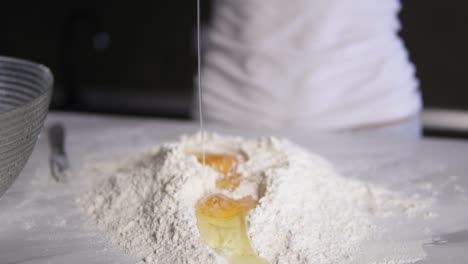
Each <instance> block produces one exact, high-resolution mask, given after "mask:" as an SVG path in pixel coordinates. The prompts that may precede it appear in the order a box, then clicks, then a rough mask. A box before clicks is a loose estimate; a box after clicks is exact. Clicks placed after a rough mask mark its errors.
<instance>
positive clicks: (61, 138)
mask: <svg viewBox="0 0 468 264" xmlns="http://www.w3.org/2000/svg"><path fill="white" fill-rule="evenodd" d="M48 136H49V146H50V150H51V154H50V172H51V175H52V177H53V178H54V179H55V180H56V181H58V182H66V181H67V179H68V178H69V174H70V163H69V162H68V158H67V154H66V152H65V127H64V126H63V124H61V123H55V124H53V125H51V126H50V127H49V129H48Z"/></svg>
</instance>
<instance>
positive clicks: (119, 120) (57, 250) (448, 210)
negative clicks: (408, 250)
mask: <svg viewBox="0 0 468 264" xmlns="http://www.w3.org/2000/svg"><path fill="white" fill-rule="evenodd" d="M57 121H60V122H63V123H64V124H65V127H66V129H67V139H66V143H67V152H68V155H69V158H70V160H71V163H72V166H73V168H74V170H75V171H77V170H79V168H80V166H82V164H83V163H84V162H87V161H90V160H99V159H108V158H112V157H116V156H125V155H128V154H129V153H134V152H137V151H141V150H142V149H144V148H146V147H148V146H149V145H152V144H157V143H160V142H164V141H168V140H175V139H177V138H178V137H179V136H180V135H181V134H184V133H193V132H196V131H197V130H198V125H197V124H196V123H192V122H184V121H170V120H160V119H135V118H125V117H109V116H108V117H106V116H93V115H82V114H67V113H52V114H50V115H49V117H48V120H47V122H46V126H47V125H50V124H51V123H53V122H57ZM208 129H209V130H210V131H217V132H220V133H224V134H231V135H241V136H248V137H252V136H257V135H262V134H263V135H266V134H268V135H277V136H284V137H288V138H290V139H291V140H292V141H295V142H296V143H298V144H301V145H303V146H304V147H306V148H308V149H309V150H311V151H314V152H317V153H319V154H321V155H323V156H325V157H326V158H328V159H329V160H331V161H332V162H333V163H334V164H335V166H336V167H337V168H338V170H339V171H340V172H341V173H342V174H343V175H345V176H346V177H353V178H359V179H361V180H365V181H369V182H373V183H376V184H382V185H385V186H386V187H388V188H390V189H393V190H398V191H406V192H420V193H421V194H422V195H423V196H424V195H428V196H429V195H430V196H431V197H434V198H435V199H436V204H435V210H437V213H438V214H439V215H440V216H439V218H437V219H436V220H434V221H432V222H431V223H426V224H428V225H429V227H430V229H431V230H432V232H433V235H432V237H433V239H434V243H430V244H428V245H426V246H424V250H425V251H426V253H427V255H428V257H427V259H425V260H423V261H420V262H418V263H420V264H430V263H451V264H456V263H468V252H467V249H468V141H465V142H464V141H456V140H430V139H423V140H408V139H401V138H395V137H393V138H391V137H383V136H381V135H380V136H377V135H372V134H360V135H359V134H357V135H350V134H348V135H325V134H315V133H308V132H306V131H260V130H252V129H250V130H249V129H233V128H227V127H214V126H208ZM48 157H49V147H48V142H47V137H45V136H44V135H43V136H42V137H41V138H40V140H39V141H38V143H37V145H36V148H35V150H34V152H33V155H32V156H31V158H30V160H29V162H28V164H27V166H26V167H25V169H24V170H23V172H22V174H21V175H20V176H19V177H18V179H17V180H16V182H15V183H14V185H13V186H12V187H11V188H10V190H8V191H7V192H6V193H5V195H4V196H3V197H2V198H0V264H13V263H15V264H17V263H38V264H39V263H41V264H45V263H48V264H58V263H90V264H93V263H96V264H97V263H136V262H138V260H136V259H133V258H131V257H129V256H126V255H125V254H124V253H123V252H121V250H120V249H119V248H118V247H117V246H114V245H111V244H109V243H108V242H106V241H105V239H104V237H103V233H101V232H99V231H96V230H95V229H93V228H91V227H89V226H92V225H88V227H86V226H85V220H84V218H85V217H84V216H83V215H82V214H81V212H80V211H79V210H78V209H77V208H76V206H75V203H74V199H75V198H76V195H75V194H76V193H77V192H79V191H80V189H81V188H82V183H81V182H80V179H79V178H74V179H71V180H70V182H69V183H67V184H59V183H56V182H54V181H53V180H52V178H51V176H50V172H49V168H48V166H49V163H48ZM428 183H430V185H431V186H433V188H431V189H430V190H428V189H427V188H425V187H424V186H428V185H427V184H428Z"/></svg>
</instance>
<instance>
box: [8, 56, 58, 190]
mask: <svg viewBox="0 0 468 264" xmlns="http://www.w3.org/2000/svg"><path fill="white" fill-rule="evenodd" d="M52 84H53V76H52V73H51V72H50V70H49V69H48V68H47V67H45V66H43V65H40V64H36V63H33V62H30V61H25V60H20V59H15V58H9V57H2V56H0V196H2V195H3V193H4V192H5V191H6V190H7V189H8V188H9V187H10V186H11V184H12V183H13V182H14V180H15V179H16V177H17V176H18V175H19V174H20V172H21V170H22V169H23V167H24V165H25V164H26V162H27V160H28V159H29V156H30V155H31V152H32V150H33V148H34V145H35V144H36V140H37V138H38V136H39V133H40V132H41V129H42V126H43V123H44V119H45V118H46V115H47V110H48V108H49V103H50V99H51V95H52Z"/></svg>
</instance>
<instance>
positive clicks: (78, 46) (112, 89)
mask: <svg viewBox="0 0 468 264" xmlns="http://www.w3.org/2000/svg"><path fill="white" fill-rule="evenodd" d="M202 2H203V6H202V11H203V12H202V13H203V22H204V23H208V22H209V19H210V12H211V11H210V10H211V8H210V7H211V2H210V1H202ZM402 4H403V9H402V12H401V14H400V17H401V21H402V25H403V30H402V31H401V36H402V38H403V39H404V42H405V44H406V46H407V48H408V49H409V52H410V57H411V60H412V61H413V63H415V64H416V67H417V76H418V78H419V79H420V82H421V90H422V93H423V97H424V103H425V111H424V114H423V122H424V127H425V134H426V135H429V136H451V137H465V138H468V132H467V131H468V117H467V116H468V114H467V113H468V89H467V88H466V86H467V85H468V73H467V72H466V70H467V69H468V49H467V47H468V34H467V26H468V16H467V15H466V10H467V8H468V2H465V1H451V2H447V3H441V2H440V1H436V0H426V1H402ZM195 8H196V1H182V2H179V1H174V2H172V1H137V2H128V1H76V0H71V1H31V2H28V4H27V6H25V3H23V2H21V1H18V2H16V1H9V2H8V4H7V5H2V15H1V16H0V32H1V35H0V54H1V55H6V56H14V57H20V58H25V59H29V60H34V61H37V62H40V63H42V64H45V65H47V66H49V67H50V68H51V69H52V71H53V72H54V74H55V77H56V83H55V90H54V97H53V102H52V109H55V110H62V111H84V112H98V113H107V114H109V113H110V114H125V115H144V116H154V117H168V118H179V119H188V118H190V116H189V109H190V107H191V101H192V96H193V89H194V74H195V72H196V56H195V55H196V42H195V40H196V35H195V34H196V28H195V26H196V12H195V10H196V9H195Z"/></svg>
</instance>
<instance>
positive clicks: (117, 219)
mask: <svg viewBox="0 0 468 264" xmlns="http://www.w3.org/2000/svg"><path fill="white" fill-rule="evenodd" d="M205 137H206V141H205V148H206V152H207V153H215V154H232V153H243V154H242V155H245V157H246V159H245V160H243V161H242V162H236V166H234V167H235V170H232V166H225V165H222V166H221V167H220V168H218V167H215V168H213V167H208V166H207V167H206V168H205V167H203V165H202V164H201V162H199V160H198V159H197V155H196V154H195V153H197V151H199V150H198V149H197V146H199V143H200V140H201V135H200V134H197V135H194V136H188V137H183V138H182V139H181V140H180V141H178V142H174V143H168V144H163V145H161V146H156V147H155V148H153V149H152V150H150V151H147V152H145V153H143V154H140V155H137V156H135V157H133V158H131V159H129V160H128V161H126V162H123V163H122V162H120V161H116V162H115V163H114V164H113V166H111V167H108V166H107V167H106V168H101V167H100V166H99V164H95V165H94V166H92V167H93V169H92V170H86V171H83V173H82V174H83V175H84V176H87V177H89V178H90V179H93V181H94V180H95V181H97V183H96V184H95V185H91V186H92V187H91V189H90V190H89V192H88V193H86V194H84V195H83V197H80V199H79V204H80V205H81V207H82V208H83V209H84V211H85V212H86V213H87V214H88V215H89V217H90V218H91V219H92V220H93V221H94V222H96V223H97V224H98V226H99V227H100V228H101V229H103V230H104V231H106V233H107V234H108V236H109V238H110V239H111V240H112V241H114V242H116V243H118V244H119V245H121V246H122V247H123V248H124V249H125V250H126V251H127V252H128V253H130V254H132V255H135V256H137V257H139V258H141V259H144V260H145V261H146V262H147V263H174V264H182V263H207V264H210V263H228V260H230V261H232V260H231V259H229V254H232V252H231V253H228V254H227V255H226V254H223V253H222V252H221V253H220V251H219V250H217V249H214V248H213V245H208V244H207V243H206V241H205V240H204V239H203V238H202V236H201V235H200V233H201V232H200V229H199V227H198V226H197V216H196V213H197V210H196V208H197V203H200V201H202V202H204V201H207V200H201V199H204V198H205V199H210V198H213V196H212V195H219V196H217V198H216V199H218V200H211V201H209V202H208V204H209V203H215V204H216V203H220V202H232V201H236V200H237V201H238V200H241V199H243V198H245V197H251V199H252V201H255V202H252V203H250V205H249V206H246V207H245V208H248V209H251V208H252V207H253V208H252V209H251V210H248V209H245V208H244V209H243V208H242V206H241V207H240V208H238V207H235V206H234V207H235V208H234V211H235V212H243V214H245V217H246V222H245V224H246V225H245V229H246V232H247V235H246V237H245V238H247V239H248V240H249V242H250V245H251V250H252V253H255V254H256V255H257V256H259V258H261V259H263V260H265V261H266V262H268V263H291V264H294V263H316V264H325V263H330V264H331V263H355V262H357V261H359V260H360V259H362V258H363V256H364V255H365V254H366V252H365V250H366V248H365V245H366V244H368V242H369V241H370V240H371V239H373V238H374V237H376V233H378V232H380V230H382V229H381V227H379V225H378V224H377V222H376V221H374V220H375V218H376V217H377V218H378V217H380V216H381V215H382V216H385V217H387V218H388V217H392V214H390V213H389V212H391V211H405V210H404V209H405V208H404V207H405V206H411V207H412V208H414V207H415V206H416V207H418V206H420V205H421V203H418V202H415V201H414V198H412V197H405V196H402V195H398V194H392V196H391V197H393V199H394V200H395V201H399V202H392V203H388V202H385V201H384V198H383V197H389V191H388V192H383V191H380V189H379V188H377V187H375V186H372V185H369V184H365V183H363V182H359V181H356V180H351V179H347V178H344V177H342V176H340V175H338V174H337V173H336V172H335V171H334V169H333V167H332V166H331V165H330V164H329V163H328V162H327V161H325V160H324V159H322V158H321V157H319V156H317V155H314V154H312V153H309V152H307V151H305V150H304V149H302V148H300V147H298V146H296V145H294V144H292V143H290V142H288V141H287V140H279V139H276V138H272V137H265V138H259V139H256V140H244V139H242V138H238V137H222V136H218V135H214V134H206V135H205ZM234 155H235V154H234ZM207 157H208V156H207ZM223 162H226V164H228V163H229V161H226V160H225V161H222V162H221V163H222V164H224V163H223ZM207 163H209V162H207ZM107 164H109V163H107ZM207 165H208V164H207ZM223 166H225V167H223ZM223 168H228V169H227V171H228V172H230V173H231V174H230V177H232V176H235V177H238V176H236V175H241V176H240V182H239V184H238V185H237V183H236V184H234V186H235V187H233V186H230V185H229V184H228V185H227V186H228V187H227V188H221V187H220V185H219V184H217V182H219V179H223V177H224V176H225V175H224V173H220V170H222V169H223ZM204 170H205V173H203V171H204ZM230 170H231V171H230ZM221 174H222V175H221ZM223 175H224V176H223ZM225 179H226V178H225ZM363 190H365V191H363ZM367 190H370V193H371V194H372V195H369V191H367ZM220 197H221V198H220ZM219 199H221V200H219ZM223 199H224V200H223ZM369 208H371V209H372V210H370V209H369ZM205 209H207V210H210V207H208V208H205ZM236 210H238V211H236ZM420 211H421V212H423V211H424V210H423V209H421V210H420ZM420 211H418V210H413V211H411V212H412V214H416V213H418V212H420ZM215 213H221V214H223V213H228V214H229V213H232V212H230V211H229V210H227V211H222V210H221V211H220V212H215ZM378 257H379V258H381V259H373V260H372V261H373V262H375V263H379V260H385V259H386V260H392V259H395V260H396V259H398V261H405V260H408V262H410V261H413V260H415V259H420V258H422V257H423V253H422V251H421V249H420V248H418V247H413V248H412V250H409V251H405V255H404V256H403V255H398V253H397V252H390V251H388V252H387V250H386V251H383V252H382V254H379V256H378ZM369 263H371V262H369ZM397 263H404V262H397Z"/></svg>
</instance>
